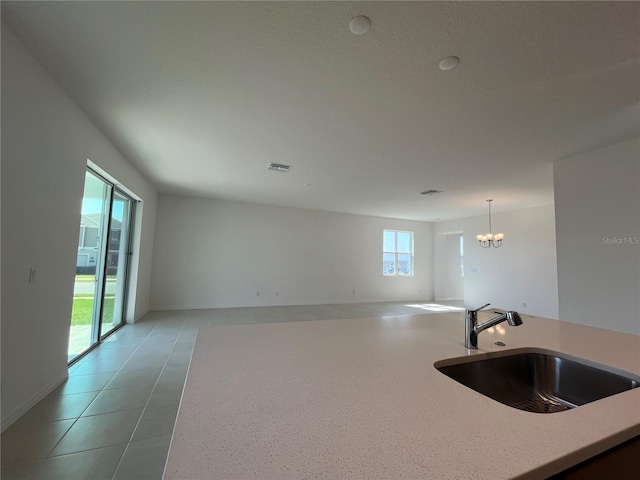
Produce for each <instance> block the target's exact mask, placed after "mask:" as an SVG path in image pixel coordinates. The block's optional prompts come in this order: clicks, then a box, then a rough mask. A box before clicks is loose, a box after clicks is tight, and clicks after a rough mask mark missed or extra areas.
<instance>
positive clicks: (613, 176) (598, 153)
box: [553, 139, 640, 334]
mask: <svg viewBox="0 0 640 480" xmlns="http://www.w3.org/2000/svg"><path fill="white" fill-rule="evenodd" d="M553 173H554V185H555V199H556V224H557V226H556V229H557V248H558V283H559V285H558V287H559V299H560V317H561V318H562V320H567V321H569V322H574V323H582V324H585V325H592V326H597V327H602V328H607V329H610V330H617V331H621V332H628V333H635V334H640V245H639V243H640V140H638V139H636V140H632V141H627V142H623V143H619V144H617V145H613V146H609V147H606V148H601V149H598V150H594V151H591V152H587V153H584V154H581V155H576V156H573V157H570V158H566V159H563V160H560V161H558V162H556V163H555V164H554V172H553Z"/></svg>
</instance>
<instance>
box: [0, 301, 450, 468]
mask: <svg viewBox="0 0 640 480" xmlns="http://www.w3.org/2000/svg"><path fill="white" fill-rule="evenodd" d="M438 303H439V304H441V305H440V306H437V305H434V304H433V302H430V303H427V302H403V303H367V304H349V305H313V306H284V307H253V308H249V307H247V308H227V309H211V310H188V311H171V312H150V313H148V314H147V315H146V316H145V317H144V318H143V319H142V320H140V321H138V322H136V324H135V325H126V326H125V327H123V328H122V329H120V330H119V331H117V332H116V333H115V334H113V335H111V336H110V337H109V338H108V339H107V340H106V341H105V342H104V343H103V344H102V345H100V346H99V347H98V348H96V349H95V350H93V351H92V352H91V353H90V354H88V355H86V356H85V357H84V358H82V359H81V360H80V361H79V362H77V363H76V364H74V365H73V366H72V367H70V368H69V379H68V380H67V381H66V382H65V383H64V384H63V385H61V386H60V387H58V388H57V389H56V390H54V391H53V392H52V393H50V394H49V395H48V396H47V397H45V398H44V399H43V400H42V401H40V402H39V403H38V404H37V405H35V406H34V407H33V408H32V409H31V410H29V412H27V413H26V414H25V415H24V416H23V417H21V418H20V419H19V420H18V421H17V422H15V423H14V424H13V425H11V426H10V427H9V428H8V429H7V430H6V431H4V432H3V433H2V437H1V443H2V471H1V478H2V480H13V479H19V480H31V479H45V480H55V479H64V480H82V479H87V480H99V479H106V480H124V479H135V480H146V479H149V480H160V479H161V478H162V474H163V470H164V464H165V461H166V457H167V452H168V450H169V443H170V441H171V435H172V433H173V426H174V423H175V419H176V415H177V412H178V405H179V402H180V397H181V395H182V389H183V387H184V382H185V379H186V375H187V370H188V367H189V361H190V358H191V352H192V351H193V345H194V341H195V338H196V334H197V331H198V328H200V327H201V326H209V325H231V324H253V323H271V322H282V321H306V320H321V319H330V318H336V319H337V318H343V319H348V318H361V317H381V316H389V315H410V314H424V313H430V312H431V313H434V312H437V311H442V310H443V309H447V308H448V309H451V308H455V307H460V306H461V305H460V303H459V302H438ZM443 305H446V306H443Z"/></svg>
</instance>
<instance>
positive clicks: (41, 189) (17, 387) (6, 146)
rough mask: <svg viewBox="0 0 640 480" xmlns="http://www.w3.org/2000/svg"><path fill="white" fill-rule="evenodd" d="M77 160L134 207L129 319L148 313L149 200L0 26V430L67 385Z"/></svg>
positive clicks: (80, 182) (79, 174) (79, 188)
mask: <svg viewBox="0 0 640 480" xmlns="http://www.w3.org/2000/svg"><path fill="white" fill-rule="evenodd" d="M87 159H91V160H92V161H93V162H94V163H96V164H97V165H98V166H100V167H101V168H103V169H104V170H105V171H106V172H108V173H109V174H110V175H111V176H113V177H114V178H115V179H117V180H119V181H120V182H122V183H123V185H124V186H125V187H126V188H127V189H129V190H130V191H132V192H134V193H135V194H136V195H138V196H139V197H140V198H141V199H142V210H141V213H142V212H143V213H142V215H141V216H139V217H138V223H139V226H140V228H141V235H140V236H138V237H137V239H136V241H137V242H136V245H135V256H134V259H133V263H134V268H133V272H132V273H133V278H132V280H133V282H132V283H133V289H134V290H135V291H137V296H136V297H134V298H135V301H134V302H132V304H131V307H132V308H131V309H130V311H129V312H128V319H129V320H131V319H133V318H135V317H139V316H141V315H143V314H144V313H145V312H146V311H147V310H148V295H149V283H150V273H151V255H152V250H153V231H154V221H155V208H156V201H157V194H156V192H155V190H154V189H153V188H152V187H151V186H150V185H149V184H148V183H147V182H146V181H145V180H144V178H143V177H142V176H141V175H140V174H139V173H138V172H137V171H136V170H134V169H133V168H132V167H131V165H130V164H129V163H127V161H126V160H125V159H124V158H123V157H122V156H121V155H120V154H119V153H118V151H117V150H116V149H115V148H114V147H113V146H112V145H111V144H110V143H109V142H108V141H107V140H106V139H105V138H104V136H103V135H102V134H101V133H100V132H99V131H98V130H97V129H96V128H95V127H94V126H93V124H92V123H91V122H90V121H89V120H88V119H87V118H86V116H85V115H84V114H83V113H82V112H81V111H80V110H79V108H78V107H77V106H76V105H75V104H74V103H73V102H72V101H71V99H70V98H69V97H68V96H67V95H66V94H65V93H64V92H63V91H62V90H61V89H60V87H59V86H58V84H57V83H55V82H54V81H53V80H52V78H51V77H50V76H49V75H48V74H47V73H46V72H45V71H44V70H43V69H42V68H41V66H40V65H39V64H38V63H37V62H36V60H35V59H34V58H33V57H32V56H31V55H30V54H29V53H28V52H27V51H26V50H25V48H24V47H23V46H22V44H21V43H20V42H19V41H18V40H17V39H16V38H15V37H14V36H13V35H12V34H11V33H10V31H9V30H8V29H7V28H6V27H5V26H4V25H3V26H2V202H1V204H2V235H3V238H2V427H3V429H4V428H6V426H8V425H9V424H10V423H11V422H12V421H14V420H15V419H16V418H17V417H18V416H19V415H21V414H22V413H24V412H25V411H26V410H28V409H29V408H30V407H31V406H32V405H33V404H35V402H37V401H38V400H39V399H40V398H42V397H43V396H44V395H46V394H47V393H48V392H49V391H50V390H51V389H52V388H54V387H55V386H56V385H57V384H58V383H59V382H61V381H62V380H63V379H64V378H66V376H67V348H68V339H69V324H70V319H71V305H72V298H73V284H74V276H75V265H76V252H77V244H78V234H79V227H80V210H81V205H82V194H83V187H84V175H85V170H86V165H87ZM30 267H33V268H35V269H36V270H37V277H36V282H35V283H28V281H27V279H28V275H29V268H30Z"/></svg>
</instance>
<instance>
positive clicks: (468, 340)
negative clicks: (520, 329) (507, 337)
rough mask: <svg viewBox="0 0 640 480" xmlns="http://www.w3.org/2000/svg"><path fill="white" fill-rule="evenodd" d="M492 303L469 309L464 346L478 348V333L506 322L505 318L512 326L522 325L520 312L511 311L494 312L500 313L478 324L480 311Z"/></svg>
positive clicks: (465, 324) (465, 323) (466, 317)
mask: <svg viewBox="0 0 640 480" xmlns="http://www.w3.org/2000/svg"><path fill="white" fill-rule="evenodd" d="M489 305H491V304H490V303H487V304H486V305H483V306H481V307H479V308H476V309H475V310H469V309H467V313H466V315H465V318H464V346H465V347H467V348H478V335H479V334H480V332H482V331H484V330H486V329H487V328H491V327H494V326H496V325H498V324H499V323H502V322H504V321H505V320H506V321H507V322H508V323H509V325H511V326H512V327H517V326H518V325H522V318H521V317H520V314H519V313H518V312H514V311H510V312H493V313H498V314H499V315H498V316H497V317H493V318H492V319H490V320H487V321H486V322H483V323H481V324H479V325H478V312H479V311H480V310H482V309H483V308H487V307H488V306H489Z"/></svg>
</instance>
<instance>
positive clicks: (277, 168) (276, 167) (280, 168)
mask: <svg viewBox="0 0 640 480" xmlns="http://www.w3.org/2000/svg"><path fill="white" fill-rule="evenodd" d="M290 168H291V165H283V164H282V163H270V164H269V166H268V167H267V170H273V171H274V172H282V173H287V172H288V171H289V169H290Z"/></svg>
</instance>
